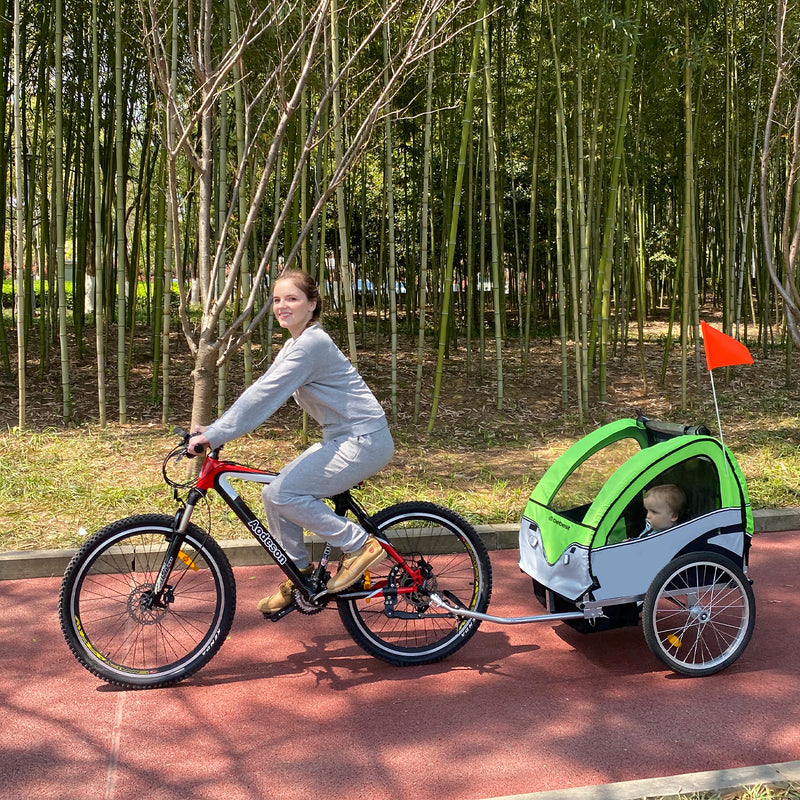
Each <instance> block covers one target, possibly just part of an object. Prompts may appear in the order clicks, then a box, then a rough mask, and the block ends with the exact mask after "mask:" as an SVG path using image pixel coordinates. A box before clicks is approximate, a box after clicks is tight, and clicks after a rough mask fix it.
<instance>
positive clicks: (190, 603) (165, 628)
mask: <svg viewBox="0 0 800 800" xmlns="http://www.w3.org/2000/svg"><path fill="white" fill-rule="evenodd" d="M172 523H173V520H172V518H171V517H169V516H167V515H163V514H142V515H137V516H134V517H128V518H126V519H121V520H118V521H117V522H113V523H111V524H110V525H108V526H106V527H105V528H103V529H102V530H100V531H98V532H97V533H95V534H94V535H93V536H91V537H90V538H89V539H87V541H86V542H85V543H84V545H83V546H82V547H81V548H80V550H78V552H77V553H76V554H75V556H74V557H73V558H72V560H71V561H70V563H69V565H68V566H67V569H66V571H65V573H64V578H63V580H62V583H61V591H60V593H59V619H60V622H61V631H62V633H63V634H64V638H65V639H66V640H67V644H68V645H69V647H70V649H71V650H72V653H73V654H74V656H75V657H76V658H77V659H78V661H79V662H80V663H81V664H82V665H83V666H84V667H85V668H86V669H87V670H89V672H91V673H92V674H93V675H96V676H97V677H98V678H102V679H103V680H104V681H107V682H108V683H111V684H115V685H117V686H124V687H126V688H131V689H143V688H157V687H161V686H169V685H170V684H173V683H176V682H177V681H180V680H183V679H185V678H188V677H189V676H190V675H192V674H193V673H194V672H196V671H197V670H198V669H200V667H202V666H204V665H205V664H207V663H208V662H209V661H210V660H211V659H212V658H213V657H214V655H215V654H216V653H217V651H218V650H219V648H220V647H221V646H222V643H223V642H224V641H225V639H226V637H227V635H228V632H229V631H230V628H231V624H232V623H233V615H234V613H235V611H236V585H235V583H234V577H233V570H232V569H231V565H230V562H229V561H228V558H227V556H226V555H225V553H224V552H223V550H222V548H221V547H220V546H219V545H218V544H217V542H216V541H214V539H212V538H210V537H209V536H208V535H207V534H206V533H205V532H204V531H203V530H201V529H200V528H199V527H197V526H196V525H193V524H190V525H189V526H188V529H187V531H186V533H185V534H184V540H183V544H182V546H181V553H180V560H176V566H174V567H173V571H172V574H171V575H170V578H169V580H168V585H169V587H170V589H169V592H168V600H167V602H166V603H165V604H164V605H162V606H161V607H155V606H149V605H148V602H147V601H148V596H147V591H148V589H149V588H150V587H152V585H153V582H154V581H155V578H156V576H157V574H158V571H159V569H160V567H161V564H162V560H163V555H164V551H165V548H166V544H167V540H168V537H170V536H171V535H172Z"/></svg>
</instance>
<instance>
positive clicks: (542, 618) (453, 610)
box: [430, 592, 586, 625]
mask: <svg viewBox="0 0 800 800" xmlns="http://www.w3.org/2000/svg"><path fill="white" fill-rule="evenodd" d="M430 601H431V603H432V604H433V605H436V606H439V608H443V609H445V611H448V612H449V613H450V614H453V615H455V616H457V617H470V618H471V619H479V620H482V621H483V622H495V623H497V624H498V625H522V624H524V623H526V622H552V621H553V620H565V619H584V618H585V616H586V615H585V614H584V613H583V612H582V611H567V612H564V613H563V614H537V615H536V616H534V617H495V616H493V615H492V614H481V613H480V612H479V611H470V610H469V609H467V608H457V607H456V606H451V605H449V604H448V603H445V601H444V600H443V599H442V598H441V597H440V596H439V595H438V594H436V593H435V592H432V593H431V595H430Z"/></svg>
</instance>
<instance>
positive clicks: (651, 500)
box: [644, 494, 678, 531]
mask: <svg viewBox="0 0 800 800" xmlns="http://www.w3.org/2000/svg"><path fill="white" fill-rule="evenodd" d="M644 508H645V511H647V521H648V522H649V523H650V526H651V527H652V529H653V530H654V531H665V530H666V529H667V528H671V527H672V526H673V525H674V524H675V523H676V522H677V521H678V515H677V513H676V512H675V511H673V510H672V509H671V508H670V507H669V505H668V504H667V501H666V500H665V499H664V498H663V497H660V496H659V495H657V494H656V495H648V496H647V497H645V499H644Z"/></svg>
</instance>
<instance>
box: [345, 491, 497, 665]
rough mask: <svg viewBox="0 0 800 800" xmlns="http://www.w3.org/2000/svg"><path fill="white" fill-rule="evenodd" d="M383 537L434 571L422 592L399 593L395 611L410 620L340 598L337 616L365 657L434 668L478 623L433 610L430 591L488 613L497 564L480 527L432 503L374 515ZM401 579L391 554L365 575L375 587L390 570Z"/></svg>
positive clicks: (374, 604) (378, 603)
mask: <svg viewBox="0 0 800 800" xmlns="http://www.w3.org/2000/svg"><path fill="white" fill-rule="evenodd" d="M372 519H373V522H374V523H375V525H376V527H377V528H378V529H379V530H380V532H381V534H382V535H383V536H385V537H386V538H387V540H388V541H389V542H390V543H391V544H392V545H393V546H394V547H395V549H396V550H397V551H398V552H399V553H400V554H401V555H403V556H404V557H405V558H406V559H407V561H409V562H411V563H412V565H413V566H415V567H419V566H423V567H425V568H426V569H428V568H429V569H430V576H429V577H428V578H427V579H426V581H425V590H424V591H423V592H417V593H414V594H411V595H402V594H399V595H398V597H397V606H396V610H397V611H399V612H401V613H408V617H407V618H399V617H392V616H389V615H387V613H386V610H385V606H384V601H383V599H382V598H380V597H377V598H374V599H370V600H367V599H344V598H343V599H342V600H340V601H339V605H338V610H339V616H340V617H341V619H342V622H343V623H344V626H345V628H346V629H347V631H348V633H349V634H350V636H351V637H352V638H353V640H354V641H355V642H356V643H357V644H358V645H359V646H360V647H361V648H362V649H363V650H365V651H366V652H367V653H369V654H370V655H372V656H375V657H376V658H379V659H381V660H383V661H386V662H388V663H390V664H394V665H396V666H411V665H418V664H432V663H434V662H436V661H441V660H442V659H444V658H446V657H447V656H449V655H452V654H453V653H455V652H456V650H458V649H459V648H461V647H463V646H464V645H465V644H466V643H467V642H468V641H469V639H470V638H472V636H473V635H474V634H475V632H476V631H477V630H478V626H479V625H480V620H478V619H474V618H466V617H460V616H455V615H452V614H448V613H447V612H445V611H443V610H442V609H441V608H439V607H437V606H432V605H431V604H430V601H429V600H428V593H429V592H432V591H436V592H438V593H439V594H440V595H442V596H443V597H444V598H445V599H447V600H448V601H450V602H451V603H455V604H457V605H461V606H463V607H465V608H467V609H469V610H470V611H477V612H479V613H485V611H486V608H487V606H488V605H489V598H490V597H491V594H492V565H491V562H490V561H489V554H488V552H487V550H486V545H484V543H483V541H482V540H481V538H480V537H479V536H478V534H477V532H476V531H475V529H474V528H473V527H472V525H470V524H469V523H468V522H467V521H466V520H465V519H463V518H462V517H461V516H459V515H458V514H456V513H455V512H453V511H451V510H450V509H447V508H443V507H441V506H437V505H435V504H433V503H426V502H410V503H399V504H397V505H394V506H391V507H389V508H386V509H384V510H383V511H380V512H378V513H377V514H375V516H374V517H373V518H372ZM392 571H394V574H395V575H396V576H398V581H401V580H402V573H401V572H400V571H399V570H398V567H397V564H396V562H395V561H394V560H393V559H391V558H389V557H388V556H387V557H386V558H384V560H383V561H381V562H379V563H378V564H377V565H375V566H374V567H372V568H371V569H370V570H369V572H368V579H367V582H368V583H369V584H370V585H381V584H382V583H383V582H385V581H387V580H388V579H389V575H390V572H392Z"/></svg>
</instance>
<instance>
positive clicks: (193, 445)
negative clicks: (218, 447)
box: [186, 428, 211, 458]
mask: <svg viewBox="0 0 800 800" xmlns="http://www.w3.org/2000/svg"><path fill="white" fill-rule="evenodd" d="M204 430H205V428H201V429H199V430H196V431H194V433H192V434H191V435H190V436H189V441H188V442H187V443H186V455H187V456H188V457H189V458H194V457H195V456H200V455H203V453H205V452H206V450H208V448H209V447H211V443H210V442H209V441H208V439H207V437H206V435H205V433H203V431H204Z"/></svg>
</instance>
